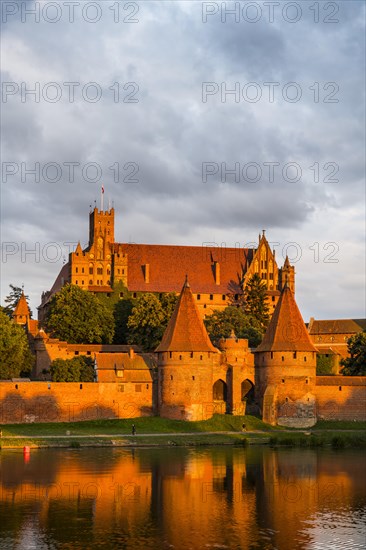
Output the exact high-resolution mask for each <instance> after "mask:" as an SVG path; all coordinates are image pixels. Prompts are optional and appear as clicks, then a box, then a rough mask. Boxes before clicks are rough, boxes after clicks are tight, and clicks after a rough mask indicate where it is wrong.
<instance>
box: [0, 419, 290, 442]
mask: <svg viewBox="0 0 366 550" xmlns="http://www.w3.org/2000/svg"><path fill="white" fill-rule="evenodd" d="M243 423H245V424H246V427H247V430H249V431H253V430H254V431H258V430H259V431H265V432H268V431H277V430H278V429H281V428H275V427H272V426H269V425H268V424H265V423H264V422H262V421H261V420H260V419H259V418H256V417H255V416H231V415H219V414H216V415H214V416H213V417H212V418H210V419H209V420H202V421H197V422H188V421H185V420H169V419H167V418H160V417H158V416H150V417H143V418H127V419H118V420H90V421H85V422H59V423H52V422H49V423H44V424H6V425H5V424H4V425H2V426H1V425H0V429H2V432H3V438H4V437H7V436H17V435H18V436H27V435H32V436H37V435H38V436H44V435H47V436H50V435H54V436H58V435H65V434H66V432H70V433H71V434H72V435H98V434H105V435H108V434H120V435H129V434H131V428H132V424H134V425H135V426H136V432H137V433H138V434H154V433H156V434H164V433H194V432H241V431H242V424H243Z"/></svg>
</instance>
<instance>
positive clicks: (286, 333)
mask: <svg viewBox="0 0 366 550" xmlns="http://www.w3.org/2000/svg"><path fill="white" fill-rule="evenodd" d="M316 352H317V350H316V348H315V347H314V345H313V344H312V342H311V340H310V337H309V334H308V332H307V330H306V327H305V324H304V321H303V319H302V317H301V313H300V311H299V308H298V307H297V304H296V302H295V298H294V295H293V292H292V290H291V289H290V287H289V286H288V285H287V284H285V287H284V289H283V290H282V293H281V296H280V299H279V301H278V304H277V306H276V309H275V311H274V313H273V316H272V319H271V321H270V323H269V325H268V328H267V331H266V333H265V335H264V338H263V341H262V343H261V344H260V345H259V346H258V348H257V349H256V350H255V359H254V361H255V389H256V400H257V402H258V404H259V406H260V408H261V410H262V414H263V420H264V421H265V422H269V423H271V424H275V423H279V424H281V423H282V424H283V425H291V418H292V419H295V424H296V421H297V420H298V418H299V416H300V417H301V416H304V418H306V419H308V422H305V421H304V427H305V425H307V426H308V425H313V424H314V423H315V421H316V419H315V398H314V395H313V392H314V387H315V378H316ZM280 417H283V418H284V420H283V421H280ZM286 417H288V419H289V423H287V424H286V422H287V420H286V419H285V418H286ZM295 424H294V425H295ZM298 424H299V423H298ZM299 427H300V425H299Z"/></svg>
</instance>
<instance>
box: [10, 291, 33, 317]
mask: <svg viewBox="0 0 366 550" xmlns="http://www.w3.org/2000/svg"><path fill="white" fill-rule="evenodd" d="M19 315H22V316H28V317H30V310H29V306H28V303H27V300H26V297H25V295H24V290H23V291H22V294H21V296H20V298H19V300H18V303H17V305H16V306H15V309H14V312H13V318H16V317H18V316H19Z"/></svg>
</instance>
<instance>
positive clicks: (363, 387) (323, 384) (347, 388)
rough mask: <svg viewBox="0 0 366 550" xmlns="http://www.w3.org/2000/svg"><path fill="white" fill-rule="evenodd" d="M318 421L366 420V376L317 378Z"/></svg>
mask: <svg viewBox="0 0 366 550" xmlns="http://www.w3.org/2000/svg"><path fill="white" fill-rule="evenodd" d="M315 395H316V400H317V416H318V419H324V420H366V376H317V378H316V386H315Z"/></svg>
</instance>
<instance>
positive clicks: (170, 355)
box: [169, 351, 173, 359]
mask: <svg viewBox="0 0 366 550" xmlns="http://www.w3.org/2000/svg"><path fill="white" fill-rule="evenodd" d="M172 356H173V354H172V352H171V351H170V352H169V359H171V358H172Z"/></svg>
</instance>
